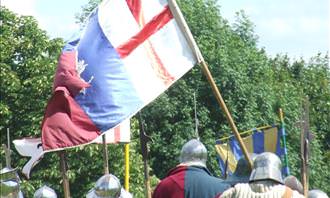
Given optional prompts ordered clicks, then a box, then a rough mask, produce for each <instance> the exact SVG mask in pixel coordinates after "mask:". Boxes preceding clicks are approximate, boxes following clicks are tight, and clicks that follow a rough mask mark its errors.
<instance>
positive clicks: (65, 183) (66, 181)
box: [59, 150, 71, 198]
mask: <svg viewBox="0 0 330 198" xmlns="http://www.w3.org/2000/svg"><path fill="white" fill-rule="evenodd" d="M59 156H60V167H61V175H62V180H63V189H64V197H65V198H70V197H71V196H70V185H69V179H68V176H67V174H66V173H67V171H68V170H67V166H66V159H65V150H62V151H60V152H59Z"/></svg>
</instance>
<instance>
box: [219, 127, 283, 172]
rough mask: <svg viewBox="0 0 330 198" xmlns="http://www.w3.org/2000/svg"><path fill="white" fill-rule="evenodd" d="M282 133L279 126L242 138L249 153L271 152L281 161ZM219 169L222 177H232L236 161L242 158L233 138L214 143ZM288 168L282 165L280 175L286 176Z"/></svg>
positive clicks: (254, 132)
mask: <svg viewBox="0 0 330 198" xmlns="http://www.w3.org/2000/svg"><path fill="white" fill-rule="evenodd" d="M282 135H283V131H282V130H281V128H280V126H273V127H269V128H266V129H263V130H253V133H252V135H249V136H247V137H244V138H242V139H243V142H244V144H245V146H246V149H247V150H248V152H249V153H256V154H259V153H262V152H272V153H275V154H276V155H277V156H279V157H280V158H281V159H282V160H283V159H284V155H285V145H283V144H281V138H282ZM215 147H216V151H217V153H218V162H219V167H220V170H221V172H222V175H227V174H228V175H232V174H233V173H234V171H235V169H236V165H237V162H238V160H239V159H240V158H241V157H243V156H244V155H243V152H242V151H241V148H240V146H239V143H238V141H237V140H236V139H235V137H234V136H231V137H230V138H229V139H227V140H224V141H221V140H217V141H216V145H215ZM288 171H289V169H288V167H287V165H286V164H284V163H283V168H282V173H283V174H284V175H288Z"/></svg>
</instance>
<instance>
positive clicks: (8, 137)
mask: <svg viewBox="0 0 330 198" xmlns="http://www.w3.org/2000/svg"><path fill="white" fill-rule="evenodd" d="M2 146H3V148H4V150H5V156H6V166H7V168H11V158H10V155H11V150H10V132H9V128H7V146H6V145H5V144H3V145H2Z"/></svg>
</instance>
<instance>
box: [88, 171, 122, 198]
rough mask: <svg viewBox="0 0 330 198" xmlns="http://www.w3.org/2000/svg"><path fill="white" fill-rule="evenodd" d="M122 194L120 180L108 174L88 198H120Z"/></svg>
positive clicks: (100, 179) (99, 181) (101, 179)
mask: <svg viewBox="0 0 330 198" xmlns="http://www.w3.org/2000/svg"><path fill="white" fill-rule="evenodd" d="M120 192H121V185H120V181H119V179H118V178H117V177H116V176H114V175H112V174H106V175H103V176H102V177H100V178H99V179H98V180H97V182H96V184H95V187H94V188H93V189H92V190H91V191H90V192H89V193H88V194H87V197H88V198H118V197H119V196H120Z"/></svg>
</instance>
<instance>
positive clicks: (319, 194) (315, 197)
mask: <svg viewBox="0 0 330 198" xmlns="http://www.w3.org/2000/svg"><path fill="white" fill-rule="evenodd" d="M308 198H329V197H328V195H327V194H326V193H325V192H323V191H322V190H319V189H313V190H310V191H308Z"/></svg>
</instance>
